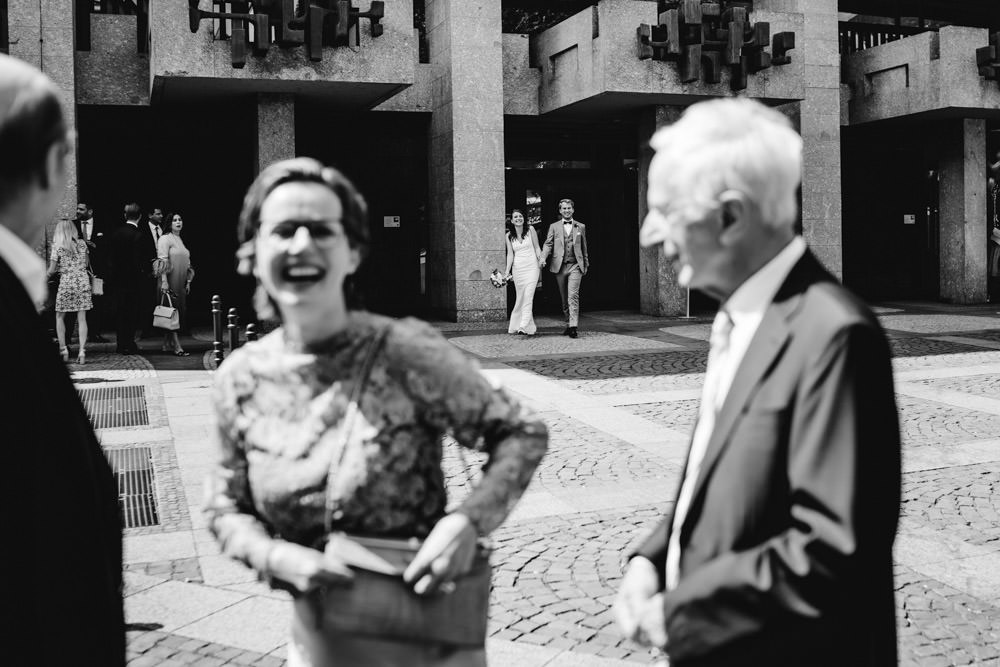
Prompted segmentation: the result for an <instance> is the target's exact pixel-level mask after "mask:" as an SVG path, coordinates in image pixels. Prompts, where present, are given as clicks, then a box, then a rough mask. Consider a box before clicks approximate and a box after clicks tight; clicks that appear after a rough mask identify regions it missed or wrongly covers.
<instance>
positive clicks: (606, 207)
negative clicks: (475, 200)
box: [506, 163, 639, 314]
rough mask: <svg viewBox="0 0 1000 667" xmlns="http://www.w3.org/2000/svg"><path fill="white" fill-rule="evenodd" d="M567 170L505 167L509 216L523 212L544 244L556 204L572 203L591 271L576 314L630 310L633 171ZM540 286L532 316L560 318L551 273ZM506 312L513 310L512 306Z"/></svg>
mask: <svg viewBox="0 0 1000 667" xmlns="http://www.w3.org/2000/svg"><path fill="white" fill-rule="evenodd" d="M565 166H567V165H562V167H565ZM569 166H570V168H560V167H557V168H542V169H538V168H534V169H518V168H513V167H510V166H509V167H508V170H507V182H506V209H507V213H508V215H509V214H510V211H511V209H514V208H519V209H521V210H523V211H524V212H525V217H526V218H527V221H528V223H529V224H531V225H532V226H533V227H534V229H535V232H536V233H537V234H538V242H539V245H542V244H544V243H545V238H546V235H547V234H548V230H549V225H551V224H552V223H553V222H556V221H558V220H559V219H560V216H559V202H560V200H562V199H571V200H573V204H574V209H575V212H574V215H573V217H574V218H575V219H576V220H578V221H580V222H582V223H583V224H584V225H586V228H587V256H588V258H589V260H590V269H589V271H588V272H587V276H586V277H585V278H584V281H583V285H582V287H581V289H580V310H581V311H587V310H618V309H634V308H636V307H638V303H639V298H638V296H639V269H638V266H639V261H638V243H639V241H638V223H637V222H636V216H637V215H638V212H637V206H636V196H637V195H636V194H635V193H636V183H635V180H634V179H635V170H634V169H633V170H631V173H632V178H631V179H630V178H628V174H629V170H627V169H621V170H620V171H619V172H618V174H614V175H612V174H609V173H607V172H605V171H601V170H597V169H593V168H592V167H591V166H590V164H589V163H578V164H577V165H575V168H574V166H572V165H569ZM627 193H630V194H631V196H628V195H627ZM542 283H543V285H542V289H541V290H540V291H539V292H538V293H537V294H536V296H535V311H536V312H538V313H545V314H561V312H562V302H561V301H560V298H559V290H558V289H557V287H556V282H555V279H554V278H553V274H552V273H550V272H549V271H547V270H543V277H542ZM509 307H513V302H512V301H511V302H510V304H509Z"/></svg>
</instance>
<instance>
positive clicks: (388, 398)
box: [206, 312, 548, 664]
mask: <svg viewBox="0 0 1000 667" xmlns="http://www.w3.org/2000/svg"><path fill="white" fill-rule="evenodd" d="M384 327H389V334H388V336H387V338H386V341H385V345H384V347H383V348H382V352H381V353H380V354H379V355H378V357H377V358H376V361H375V364H374V366H373V369H372V371H371V375H370V377H369V380H368V383H367V384H366V385H365V390H364V393H363V395H362V398H361V400H360V408H361V410H360V413H359V414H358V416H357V417H356V421H355V426H354V429H353V433H354V437H353V438H352V439H351V441H350V442H349V443H348V444H347V449H346V454H345V456H344V458H343V467H342V469H341V470H340V471H339V472H338V473H337V475H336V476H335V479H336V484H335V488H333V489H332V490H331V496H332V498H333V503H332V510H333V511H332V518H333V521H332V524H333V529H334V530H340V531H346V532H350V533H356V534H364V535H372V536H402V537H409V536H417V537H424V536H426V535H427V534H428V533H429V532H430V530H431V528H432V527H433V526H434V524H435V523H436V522H437V520H438V519H440V518H441V517H442V516H444V514H445V506H446V504H447V494H446V489H445V480H444V476H443V473H442V471H441V447H442V444H441V441H442V435H443V434H445V433H448V434H451V435H452V436H453V437H454V438H455V440H456V441H457V442H458V443H459V444H460V445H462V446H464V447H469V448H473V447H475V448H477V449H480V450H481V451H483V452H485V453H486V454H488V455H489V462H488V467H487V468H486V472H485V474H484V475H483V477H482V479H481V481H480V482H479V483H478V484H477V485H476V487H475V488H474V489H473V490H472V492H471V493H470V494H469V496H468V497H467V498H466V499H465V501H464V502H463V503H462V504H461V505H460V506H459V507H458V508H457V509H456V511H458V512H462V513H464V514H466V515H467V516H468V517H469V518H470V519H471V521H472V523H473V525H474V526H475V527H476V528H477V530H478V531H479V534H480V535H485V534H487V533H489V532H490V531H492V530H493V529H494V528H496V527H497V526H498V525H499V524H500V523H501V522H502V521H503V519H504V518H505V517H506V516H507V514H508V512H509V511H510V509H511V507H512V506H513V504H514V503H515V502H516V501H517V499H518V498H519V497H520V496H521V494H522V492H523V491H524V489H525V488H526V487H527V485H528V482H529V481H530V479H531V476H532V474H533V472H534V470H535V468H536V466H537V465H538V462H539V461H540V460H541V458H542V455H543V454H544V452H545V449H546V446H547V442H548V435H547V430H546V427H545V425H544V424H543V423H542V422H541V421H540V420H539V419H538V418H537V417H536V416H535V415H534V414H532V413H531V412H529V411H528V410H527V409H525V408H523V407H522V406H520V405H519V404H518V403H517V402H516V401H515V400H514V399H512V398H511V397H510V396H509V395H508V394H507V393H506V392H504V391H502V390H500V389H496V388H494V387H492V386H491V385H490V384H489V383H488V382H487V381H486V380H485V378H484V377H483V376H482V375H481V374H480V373H479V372H478V370H477V368H476V365H475V364H474V362H472V361H470V360H469V359H467V358H466V357H465V356H464V355H463V354H462V353H461V352H459V351H458V350H457V349H455V348H454V347H453V346H452V345H451V344H449V343H448V342H447V341H446V340H445V339H444V338H443V337H442V336H441V335H440V334H439V333H438V332H437V331H436V330H435V329H433V328H432V327H430V326H429V325H426V324H424V323H422V322H419V321H417V320H412V319H406V320H399V321H395V320H391V319H389V318H385V317H381V316H376V315H372V314H369V313H364V312H355V313H352V314H351V316H350V322H349V324H348V326H347V328H346V329H345V330H344V331H342V332H340V333H338V334H336V335H334V336H333V337H331V338H330V339H328V340H327V341H325V342H324V343H322V344H320V345H316V346H313V347H310V348H308V349H299V350H296V349H294V348H293V346H292V345H291V344H290V343H289V342H287V341H286V340H285V338H284V335H283V330H281V329H278V330H276V331H274V332H272V333H271V334H269V335H267V336H265V337H264V338H262V339H261V340H260V341H258V342H256V343H249V344H247V345H245V346H243V347H241V348H240V349H239V350H237V351H236V352H234V353H233V354H232V355H231V356H230V357H229V358H227V359H226V361H225V362H224V363H223V364H222V366H221V367H220V369H219V371H218V372H217V374H216V384H215V407H216V411H217V415H218V438H219V443H220V446H221V458H220V461H219V463H218V465H217V467H216V468H215V470H214V471H213V472H212V473H211V474H210V477H209V480H208V496H207V497H208V501H207V503H206V513H207V516H208V520H209V525H210V528H211V529H212V531H213V532H214V533H215V535H216V536H217V538H218V539H219V541H220V543H221V545H222V549H223V551H224V553H226V554H228V555H230V556H232V557H234V558H236V559H238V560H241V561H242V562H244V563H246V564H247V565H249V566H250V567H252V568H254V569H256V570H258V571H259V572H264V571H266V556H267V551H268V548H269V547H270V544H271V542H272V540H271V538H272V536H280V537H281V538H282V539H285V540H288V541H291V542H295V543H298V544H302V545H305V546H313V547H317V546H321V544H322V542H323V541H324V539H325V537H326V533H325V527H324V522H325V513H326V508H325V502H326V495H327V488H326V487H327V474H328V471H329V468H330V465H331V462H332V461H333V460H334V457H335V456H336V454H337V452H334V451H333V450H334V449H335V448H336V445H337V440H338V438H337V426H338V424H339V423H340V421H341V419H342V417H343V416H344V412H345V409H346V407H347V405H348V402H349V399H350V396H351V392H352V390H353V387H354V383H355V381H356V378H357V376H358V374H359V372H360V368H361V366H362V364H363V362H364V358H365V356H366V353H367V350H368V346H369V343H370V341H371V340H372V338H373V337H374V336H375V335H376V333H377V332H378V331H380V330H381V329H382V328H384ZM409 650H413V649H412V648H411V649H409ZM338 664H339V663H338ZM408 664H423V663H420V662H419V661H417V660H416V658H415V657H414V658H413V661H412V662H409V663H408ZM427 664H437V663H433V662H431V663H427Z"/></svg>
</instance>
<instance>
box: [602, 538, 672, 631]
mask: <svg viewBox="0 0 1000 667" xmlns="http://www.w3.org/2000/svg"><path fill="white" fill-rule="evenodd" d="M612 609H613V611H614V614H615V620H617V621H618V628H619V629H620V630H621V633H622V635H624V636H625V637H626V638H628V639H631V640H633V641H635V642H638V643H639V644H642V645H644V646H660V647H662V646H664V645H665V644H666V643H667V632H666V628H665V626H664V621H663V594H662V593H661V592H660V577H659V575H658V574H657V572H656V566H655V565H653V563H652V562H650V561H649V559H647V558H643V557H642V556H636V557H635V558H633V559H632V560H631V561H630V562H629V565H628V569H627V570H625V577H624V578H623V579H622V585H621V588H620V589H619V591H618V597H617V598H616V599H615V604H614V606H613V607H612ZM657 610H659V612H658V615H657ZM657 622H658V623H659V629H658V630H657V629H655V628H653V627H651V626H653V625H654V624H655V623H657ZM661 639H662V641H660V640H661ZM654 640H655V641H654Z"/></svg>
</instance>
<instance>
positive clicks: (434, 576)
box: [403, 512, 477, 595]
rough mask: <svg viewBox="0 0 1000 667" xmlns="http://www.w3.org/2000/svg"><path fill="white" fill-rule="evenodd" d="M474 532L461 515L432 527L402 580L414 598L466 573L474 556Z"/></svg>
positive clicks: (465, 518) (426, 593)
mask: <svg viewBox="0 0 1000 667" xmlns="http://www.w3.org/2000/svg"><path fill="white" fill-rule="evenodd" d="M476 538H477V535H476V528H475V526H473V525H472V521H470V520H469V517H467V516H465V515H464V514H459V513H457V512H456V513H453V514H449V515H448V516H446V517H444V518H443V519H441V520H440V521H438V522H437V524H435V526H434V529H433V530H432V531H431V534H430V535H428V536H427V539H426V540H424V545H423V546H422V547H420V551H418V552H417V555H416V556H415V557H414V558H413V561H412V562H411V563H410V565H409V567H407V568H406V572H404V573H403V580H404V581H406V583H408V584H411V585H412V586H413V592H414V593H416V594H417V595H429V594H431V593H433V592H434V591H436V590H437V589H438V588H439V587H441V585H442V584H445V583H448V582H450V581H452V580H453V579H455V578H457V577H460V576H461V575H463V574H465V573H466V572H468V571H469V568H470V567H472V559H473V558H474V557H475V555H476Z"/></svg>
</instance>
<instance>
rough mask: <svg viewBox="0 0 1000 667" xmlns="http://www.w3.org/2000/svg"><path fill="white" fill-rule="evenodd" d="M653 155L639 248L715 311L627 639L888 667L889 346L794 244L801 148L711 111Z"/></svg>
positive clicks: (625, 608)
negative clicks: (695, 413) (649, 248)
mask: <svg viewBox="0 0 1000 667" xmlns="http://www.w3.org/2000/svg"><path fill="white" fill-rule="evenodd" d="M651 144H652V146H653V148H654V149H655V150H656V153H655V155H654V157H653V160H652V163H651V165H650V169H649V189H648V203H649V215H648V216H647V218H646V220H645V222H644V224H643V228H642V232H641V236H640V238H641V241H642V243H644V244H646V245H652V244H662V246H663V249H664V252H665V253H666V254H667V256H668V257H670V258H673V259H675V260H676V262H677V267H678V271H679V275H678V277H679V282H680V283H681V285H686V286H689V287H691V288H694V289H699V290H701V291H703V292H704V293H706V294H708V295H710V296H712V297H714V298H716V299H718V300H719V301H720V304H721V306H720V309H719V312H718V315H717V316H716V318H715V322H714V323H713V325H712V336H711V350H710V352H709V359H708V368H707V371H706V377H705V385H704V388H703V391H702V396H701V407H700V411H699V417H698V422H697V425H696V426H695V429H694V434H693V436H692V440H691V446H690V450H689V452H688V457H687V462H686V464H685V469H684V473H683V477H682V480H681V483H680V488H679V491H678V494H677V497H676V501H675V503H674V505H673V509H672V512H670V513H669V514H668V516H667V517H666V518H665V519H664V520H663V521H662V522H661V523H660V524H659V526H657V527H656V529H655V530H654V531H653V533H652V534H651V535H650V536H649V537H648V538H647V539H646V540H645V541H644V542H642V543H641V546H639V548H638V549H637V550H636V552H635V553H634V554H633V555H632V558H631V560H630V562H629V565H628V568H627V570H626V573H625V577H624V579H623V581H622V586H621V590H620V592H619V596H618V599H617V601H616V603H615V613H616V616H617V619H618V622H619V625H620V627H621V629H622V631H623V633H624V634H625V635H626V636H628V637H630V638H632V639H634V640H636V641H638V642H639V643H641V644H644V645H649V646H656V647H659V648H661V649H663V650H665V651H666V653H667V654H668V656H669V658H670V664H671V666H672V667H686V666H695V665H697V666H699V667H701V666H724V665H725V666H728V665H755V666H756V665H767V666H768V667H779V666H787V667H793V666H795V667H799V666H802V665H810V666H811V667H817V666H819V667H823V666H829V667H834V666H838V667H842V666H843V665H851V666H852V667H857V666H868V667H885V666H887V665H894V664H896V661H897V656H896V627H895V618H894V614H895V612H894V609H895V607H894V601H893V579H892V544H893V540H894V538H895V533H896V527H897V523H898V517H899V501H900V438H899V424H898V417H897V412H896V404H895V398H894V391H893V380H892V369H891V365H890V353H889V346H888V343H887V341H886V338H885V335H884V333H883V331H882V329H881V327H880V326H879V324H878V321H877V320H876V318H875V317H874V315H873V314H872V312H871V311H870V310H869V309H868V308H867V307H866V306H865V305H864V304H863V303H862V302H861V301H860V300H859V299H857V298H856V297H855V296H854V295H852V294H851V293H850V292H848V291H847V290H846V289H845V288H844V287H842V286H841V285H840V284H839V283H838V282H837V280H836V279H835V278H834V277H833V276H832V275H830V273H828V272H827V271H826V270H825V269H824V268H823V267H822V266H821V265H820V263H819V262H818V261H817V260H816V258H815V257H814V256H813V255H812V253H811V252H810V251H809V250H808V249H807V248H806V244H805V242H804V241H803V239H802V238H801V237H800V236H798V235H797V234H796V232H795V221H796V212H797V205H798V202H797V194H796V189H797V187H798V185H799V181H800V171H801V165H802V158H801V154H802V141H801V139H800V137H799V136H798V134H797V133H796V132H795V131H794V130H793V129H792V127H791V124H790V123H789V121H788V119H787V118H785V117H784V116H783V115H781V114H780V113H778V112H777V111H774V110H773V109H769V108H767V107H765V106H763V105H761V104H759V103H757V102H753V101H749V100H746V99H720V100H713V101H710V102H704V103H701V104H696V105H694V106H692V107H691V108H690V109H688V110H687V111H686V112H685V113H684V115H683V116H682V117H681V119H680V120H679V121H678V122H676V123H675V124H673V125H671V126H669V127H666V128H664V129H661V130H659V131H658V132H657V133H656V134H655V135H654V137H653V139H652V141H651Z"/></svg>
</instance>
